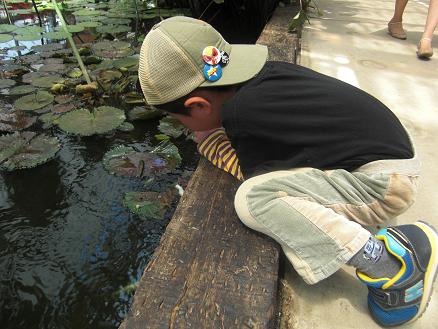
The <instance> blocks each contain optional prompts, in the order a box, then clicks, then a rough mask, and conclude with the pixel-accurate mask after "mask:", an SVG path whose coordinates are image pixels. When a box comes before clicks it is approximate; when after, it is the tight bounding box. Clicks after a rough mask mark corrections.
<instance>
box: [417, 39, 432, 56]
mask: <svg viewBox="0 0 438 329" xmlns="http://www.w3.org/2000/svg"><path fill="white" fill-rule="evenodd" d="M417 56H418V58H430V57H432V56H433V49H432V39H431V38H421V39H420V42H419V43H418V50H417Z"/></svg>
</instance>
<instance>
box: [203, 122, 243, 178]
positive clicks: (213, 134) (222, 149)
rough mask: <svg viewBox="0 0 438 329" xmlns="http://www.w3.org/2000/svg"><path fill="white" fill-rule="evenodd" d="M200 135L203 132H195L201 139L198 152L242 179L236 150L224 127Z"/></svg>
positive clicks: (220, 167)
mask: <svg viewBox="0 0 438 329" xmlns="http://www.w3.org/2000/svg"><path fill="white" fill-rule="evenodd" d="M202 135H203V132H196V133H195V136H196V137H197V138H198V139H199V140H201V141H199V143H198V151H199V153H201V155H203V156H204V157H206V158H207V159H208V160H209V161H210V162H211V163H212V164H213V165H215V166H216V167H218V168H219V169H222V170H224V171H226V172H228V173H230V174H231V175H233V176H234V177H236V178H237V179H238V180H243V175H242V172H241V170H240V166H239V160H238V159H237V155H236V151H235V150H234V149H233V147H232V146H231V143H230V140H229V139H228V137H227V135H226V134H225V130H224V128H218V129H214V130H212V131H210V132H209V134H208V135H207V136H205V138H203V137H204V136H202Z"/></svg>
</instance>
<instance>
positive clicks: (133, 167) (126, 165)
mask: <svg viewBox="0 0 438 329" xmlns="http://www.w3.org/2000/svg"><path fill="white" fill-rule="evenodd" d="M66 115H67V114H66ZM103 165H104V167H105V169H106V170H108V171H109V173H111V174H113V175H117V176H125V177H146V176H153V175H160V174H163V173H165V172H167V165H168V164H167V161H166V160H164V159H162V158H161V157H159V156H158V155H155V154H151V153H147V152H138V151H137V150H135V149H134V148H133V147H127V146H117V147H115V148H113V149H112V150H110V151H108V152H107V153H106V154H105V156H104V158H103Z"/></svg>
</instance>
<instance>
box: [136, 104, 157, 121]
mask: <svg viewBox="0 0 438 329" xmlns="http://www.w3.org/2000/svg"><path fill="white" fill-rule="evenodd" d="M161 116H163V111H161V110H157V109H148V108H146V107H145V106H136V107H134V108H133V109H132V110H131V111H129V112H128V119H129V120H131V121H133V120H151V119H155V118H158V117H161Z"/></svg>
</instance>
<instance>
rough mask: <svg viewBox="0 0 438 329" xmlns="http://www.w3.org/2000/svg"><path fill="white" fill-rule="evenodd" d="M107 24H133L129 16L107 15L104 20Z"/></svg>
mask: <svg viewBox="0 0 438 329" xmlns="http://www.w3.org/2000/svg"><path fill="white" fill-rule="evenodd" d="M103 23H105V24H115V25H129V24H131V19H129V18H115V17H107V18H105V19H104V20H103Z"/></svg>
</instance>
